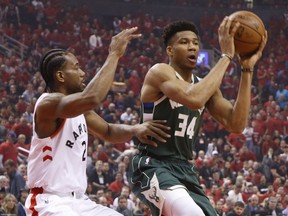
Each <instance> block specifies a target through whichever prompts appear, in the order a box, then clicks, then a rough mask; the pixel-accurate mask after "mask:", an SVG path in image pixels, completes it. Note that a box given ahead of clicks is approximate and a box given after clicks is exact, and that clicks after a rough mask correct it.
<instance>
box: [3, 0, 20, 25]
mask: <svg viewBox="0 0 288 216" xmlns="http://www.w3.org/2000/svg"><path fill="white" fill-rule="evenodd" d="M4 20H5V22H6V23H7V25H13V26H14V27H15V28H18V27H20V25H21V22H20V13H19V8H18V6H17V5H16V4H15V3H14V2H12V1H11V2H10V3H9V4H8V5H7V6H6V7H5V9H4Z"/></svg>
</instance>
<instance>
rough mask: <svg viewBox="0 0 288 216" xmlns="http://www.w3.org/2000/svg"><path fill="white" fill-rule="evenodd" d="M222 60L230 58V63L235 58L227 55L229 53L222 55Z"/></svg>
mask: <svg viewBox="0 0 288 216" xmlns="http://www.w3.org/2000/svg"><path fill="white" fill-rule="evenodd" d="M221 58H228V59H229V60H230V61H232V59H233V56H231V55H230V54H227V53H222V54H221Z"/></svg>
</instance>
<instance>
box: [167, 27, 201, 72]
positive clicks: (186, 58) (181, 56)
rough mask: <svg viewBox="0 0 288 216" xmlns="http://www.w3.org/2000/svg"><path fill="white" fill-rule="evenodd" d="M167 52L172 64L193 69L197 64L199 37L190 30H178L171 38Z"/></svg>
mask: <svg viewBox="0 0 288 216" xmlns="http://www.w3.org/2000/svg"><path fill="white" fill-rule="evenodd" d="M167 52H168V55H169V57H170V60H171V63H172V64H176V65H177V66H178V67H180V68H182V69H186V68H187V69H193V68H194V67H195V66H196V64H197V57H198V53H199V39H198V37H197V35H196V34H195V33H194V32H192V31H182V32H178V33H176V34H175V35H174V37H173V38H172V39H171V44H170V46H168V47H167Z"/></svg>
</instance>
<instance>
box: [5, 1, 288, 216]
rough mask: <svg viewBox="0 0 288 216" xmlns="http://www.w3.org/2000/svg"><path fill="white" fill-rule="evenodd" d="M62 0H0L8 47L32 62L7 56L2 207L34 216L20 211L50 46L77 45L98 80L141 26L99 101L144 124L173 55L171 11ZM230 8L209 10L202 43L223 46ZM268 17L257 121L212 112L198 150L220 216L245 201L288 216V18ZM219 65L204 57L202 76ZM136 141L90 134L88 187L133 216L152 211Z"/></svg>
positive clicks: (226, 86) (234, 72) (230, 78)
mask: <svg viewBox="0 0 288 216" xmlns="http://www.w3.org/2000/svg"><path fill="white" fill-rule="evenodd" d="M127 2H129V1H127ZM144 2H145V1H144ZM235 2H237V1H235ZM61 3H63V1H59V0H48V1H40V0H32V1H30V0H18V1H17V0H16V1H15V0H14V1H13V0H1V1H0V44H3V45H8V44H6V43H7V41H6V40H5V39H4V37H3V35H4V34H6V35H8V36H10V37H12V38H14V39H15V40H18V41H19V42H21V43H23V44H25V45H26V46H27V54H26V55H25V57H24V58H23V59H21V57H20V56H19V55H18V54H17V51H14V52H12V54H11V55H10V56H5V55H0V143H1V144H0V159H1V160H2V163H1V164H0V165H1V167H0V204H1V211H2V212H3V213H6V214H7V213H11V214H13V213H14V214H16V212H17V211H18V215H25V214H24V213H22V214H20V212H23V203H24V202H25V199H26V197H27V194H28V190H29V189H28V188H27V186H26V185H25V184H26V183H25V181H26V169H27V168H26V166H27V156H28V152H29V148H30V140H31V136H32V119H33V109H34V105H35V102H36V100H37V98H38V97H39V96H40V95H41V94H42V93H43V92H44V90H45V84H44V82H43V80H42V78H41V74H40V72H39V68H38V63H39V60H40V59H41V56H42V54H43V53H45V51H46V50H47V49H50V48H56V47H57V48H58V47H59V48H65V49H68V50H69V51H71V52H73V53H74V54H75V56H77V58H78V60H79V61H80V64H81V67H82V68H83V70H84V71H86V76H87V81H88V80H90V79H91V77H92V76H94V74H95V73H97V71H98V69H99V68H100V67H101V66H102V64H103V63H104V60H105V58H106V56H107V52H108V46H109V43H110V40H111V37H112V36H113V35H115V34H117V33H118V32H120V31H121V30H122V29H126V28H128V27H132V26H138V27H139V32H141V33H142V34H143V36H142V38H141V39H139V40H135V41H132V42H131V43H130V44H129V46H128V50H127V52H126V54H125V55H124V56H123V57H122V58H121V60H120V61H119V65H118V68H117V71H116V75H115V83H114V85H113V86H112V88H111V91H110V92H109V93H108V95H107V97H106V99H105V101H103V103H102V105H101V106H100V107H97V108H96V111H97V112H98V113H99V115H101V116H102V117H103V118H104V119H105V120H106V121H107V122H109V123H116V122H117V123H119V122H120V123H124V124H132V125H133V124H137V123H138V122H139V112H140V99H139V93H140V89H141V84H142V82H143V79H144V76H145V74H146V72H147V70H148V68H149V67H150V66H152V65H153V64H154V63H156V62H167V60H168V59H167V56H166V54H165V51H164V50H163V47H162V44H161V37H160V35H161V30H162V29H163V27H164V26H165V25H166V24H167V23H169V22H170V21H171V20H170V18H164V17H157V16H155V15H151V14H136V15H134V14H126V15H124V16H115V17H110V18H109V19H103V17H97V16H95V17H91V16H89V15H88V14H89V8H88V7H87V5H86V4H83V6H82V7H80V8H76V7H69V6H67V7H64V8H63V7H62V6H61V5H62V4H61ZM224 15H225V14H218V13H213V14H209V13H208V12H205V11H203V16H202V17H201V18H200V21H199V23H196V24H197V25H198V26H199V32H200V37H201V43H202V44H201V46H202V48H205V49H209V48H212V47H214V48H216V49H217V48H219V47H218V38H217V28H218V26H219V24H220V21H221V20H222V19H223V16H224ZM192 21H193V19H192ZM265 24H266V28H267V30H268V35H269V39H268V43H267V46H266V48H265V50H264V53H263V57H262V59H261V61H260V62H259V64H258V65H257V68H255V72H254V78H253V90H252V97H251V112H250V117H249V120H248V124H247V127H246V128H245V130H244V131H243V133H242V134H234V133H229V132H228V131H226V130H225V129H224V128H223V127H222V126H221V125H219V124H218V123H216V122H215V121H214V120H213V119H212V118H211V116H210V115H209V113H207V112H206V113H205V114H204V120H203V128H202V130H201V131H200V134H199V139H198V140H197V143H196V145H195V149H194V158H193V163H195V166H196V168H197V170H198V171H199V180H200V182H201V185H202V187H203V189H204V190H205V192H206V194H207V196H208V198H209V199H210V201H211V203H212V204H213V205H214V206H215V209H216V210H217V212H218V213H219V215H220V216H224V215H233V214H231V212H233V209H234V208H236V207H237V208H238V207H239V208H242V209H243V211H244V213H245V215H256V213H258V214H260V215H282V212H283V215H285V214H286V215H288V139H287V137H288V136H287V135H288V82H287V81H288V76H287V73H288V53H287V50H288V41H287V40H288V30H287V29H288V22H287V20H285V17H284V16H279V17H275V16H271V17H270V18H269V22H268V23H265ZM235 61H236V60H235ZM235 65H236V64H235V63H234V62H232V63H231V64H230V67H229V70H227V73H226V75H225V77H224V79H223V83H222V85H221V90H222V93H223V95H224V96H225V97H226V98H228V99H229V100H231V102H232V103H233V101H234V100H235V99H236V98H235V95H236V92H235V90H234V89H235V88H236V89H237V86H238V85H239V76H240V74H239V73H240V70H239V68H237V67H236V66H235ZM210 67H211V65H210V66H209V65H205V64H204V63H202V64H201V63H200V64H199V65H198V66H197V68H196V69H195V73H196V74H197V75H198V76H200V77H204V76H205V75H206V74H207V73H208V72H209V70H210ZM136 145H137V140H134V139H132V140H131V141H130V142H126V143H119V144H113V145H112V144H111V143H104V142H103V140H100V139H98V138H96V137H91V136H90V137H89V147H88V156H89V160H88V163H87V177H88V188H87V194H88V195H89V196H90V197H91V198H92V199H94V200H95V201H96V202H98V203H101V204H103V205H106V206H108V207H111V208H115V209H116V210H117V211H119V212H121V213H122V214H124V215H135V216H136V215H138V216H140V215H147V216H148V215H150V214H149V209H147V207H145V205H144V204H143V203H142V202H140V201H139V200H138V199H136V198H135V196H133V194H132V193H130V188H129V182H128V179H129V173H128V167H129V160H130V157H131V156H132V155H133V154H134V153H135V151H136V149H135V146H136ZM1 211H0V215H1V214H2V213H1ZM284 212H286V213H285V214H284Z"/></svg>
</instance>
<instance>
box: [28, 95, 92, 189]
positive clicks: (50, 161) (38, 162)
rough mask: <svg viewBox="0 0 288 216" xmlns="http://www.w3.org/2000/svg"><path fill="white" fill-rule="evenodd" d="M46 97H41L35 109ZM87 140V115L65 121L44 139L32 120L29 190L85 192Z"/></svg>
mask: <svg viewBox="0 0 288 216" xmlns="http://www.w3.org/2000/svg"><path fill="white" fill-rule="evenodd" d="M47 94H48V93H45V94H42V95H41V97H40V98H39V99H38V101H37V103H36V105H35V110H36V109H37V105H38V104H39V102H40V101H41V100H43V99H44V97H45V96H46V95H47ZM34 118H35V117H34ZM87 141H88V130H87V125H86V121H85V118H84V115H79V116H77V117H74V118H67V119H65V120H64V121H63V123H62V125H61V126H60V128H59V129H58V130H57V131H56V132H55V133H54V134H53V135H52V136H50V137H46V138H43V139H40V138H39V137H38V135H37V134H36V132H35V119H33V137H32V141H31V148H30V154H29V157H28V170H27V171H28V186H29V188H34V187H42V188H43V189H44V190H46V191H49V192H58V193H69V192H79V193H84V192H85V191H86V187H87V180H86V160H87V145H88V142H87Z"/></svg>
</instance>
